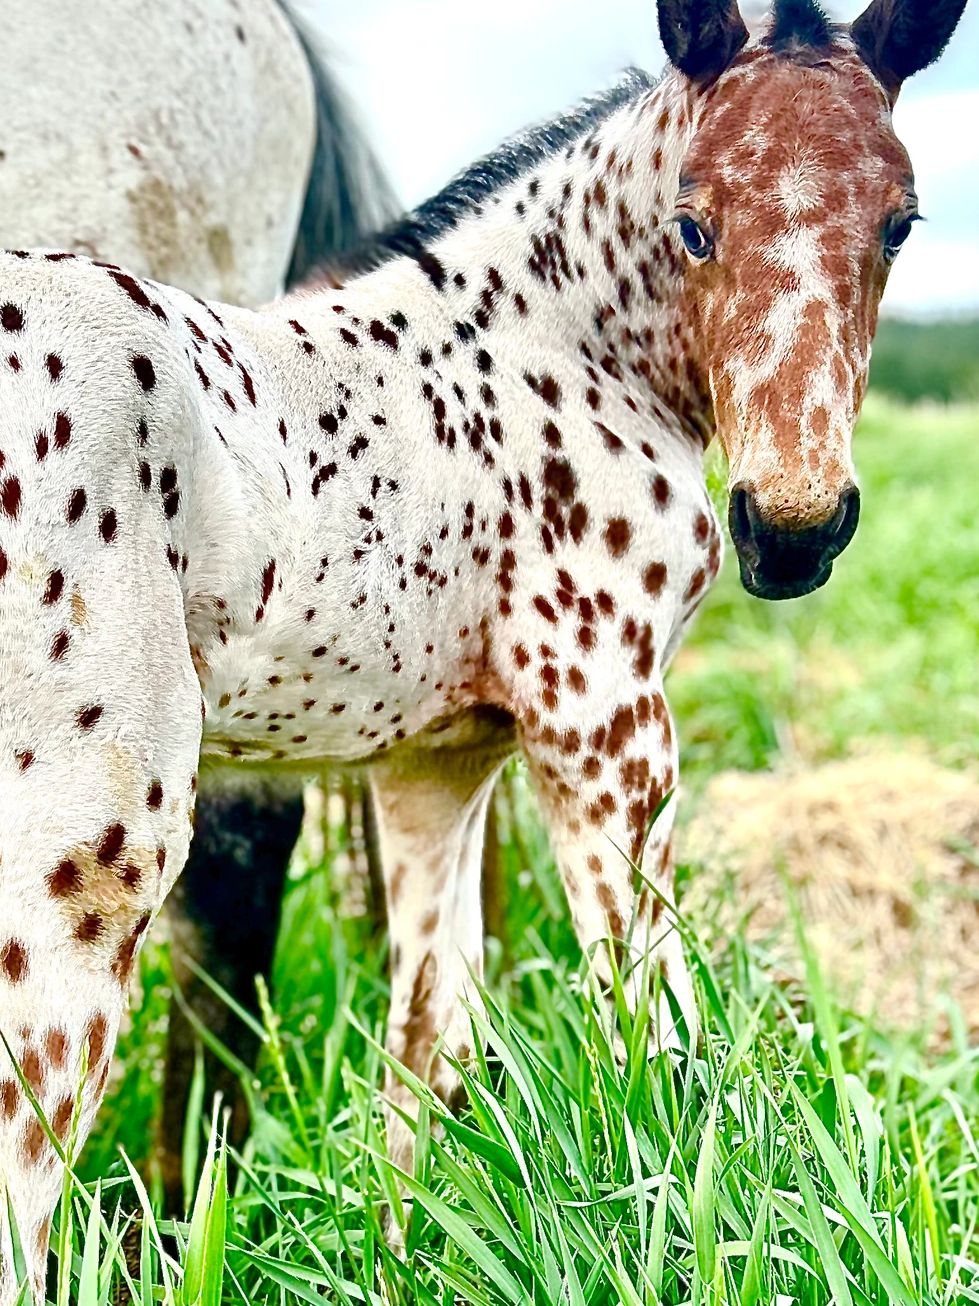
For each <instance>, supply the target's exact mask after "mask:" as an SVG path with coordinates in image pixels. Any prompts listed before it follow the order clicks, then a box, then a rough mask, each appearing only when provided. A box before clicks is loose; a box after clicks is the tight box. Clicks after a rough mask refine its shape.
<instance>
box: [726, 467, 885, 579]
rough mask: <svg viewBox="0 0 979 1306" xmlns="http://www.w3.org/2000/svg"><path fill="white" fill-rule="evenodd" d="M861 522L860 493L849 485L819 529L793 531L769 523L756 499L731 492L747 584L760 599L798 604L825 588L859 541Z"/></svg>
mask: <svg viewBox="0 0 979 1306" xmlns="http://www.w3.org/2000/svg"><path fill="white" fill-rule="evenodd" d="M859 518H860V491H859V490H858V489H857V487H856V486H855V485H849V486H847V488H846V489H845V490H844V492H843V494H842V495H841V496H840V501H839V504H838V505H837V508H836V511H835V512H834V513H833V515H832V516H831V517H829V518H828V519H827V520H825V521H823V522H820V523H819V524H818V525H816V526H803V527H800V528H798V529H793V528H792V527H791V526H789V525H787V524H786V523H784V522H778V523H773V522H771V521H769V520H768V519H767V518H766V517H765V515H764V513H763V512H762V511H761V509H760V508H759V506H758V502H757V500H756V499H755V496H754V494H753V493H752V492H751V491H750V490H747V489H745V488H744V487H743V486H735V487H734V489H732V491H731V500H730V507H729V511H728V522H729V525H730V529H731V538H732V540H733V541H734V547H735V549H736V550H737V553H738V563H739V565H740V568H741V583H742V584H743V585H744V587H745V589H746V590H747V591H748V593H749V594H753V595H754V596H755V597H756V598H759V599H796V598H800V597H801V596H802V595H803V594H811V593H812V591H813V590H817V589H819V588H820V586H822V585H825V584H826V582H827V581H828V580H829V578H830V575H831V574H832V571H833V562H834V560H835V559H836V558H838V557H839V555H840V554H841V553H842V552H843V550H844V549H845V548H846V546H847V545H848V544H849V543H850V541H851V540H852V539H853V534H854V532H855V531H856V529H857V522H858V521H859Z"/></svg>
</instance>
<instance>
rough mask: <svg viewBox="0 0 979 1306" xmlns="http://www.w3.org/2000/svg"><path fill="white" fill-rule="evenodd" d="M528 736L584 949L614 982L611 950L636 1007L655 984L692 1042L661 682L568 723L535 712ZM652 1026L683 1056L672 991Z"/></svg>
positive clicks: (642, 685) (595, 705) (581, 711)
mask: <svg viewBox="0 0 979 1306" xmlns="http://www.w3.org/2000/svg"><path fill="white" fill-rule="evenodd" d="M572 722H573V723H572ZM521 736H522V743H523V748H524V752H525V754H526V756H527V760H528V762H529V765H530V769H531V773H532V776H533V779H534V783H535V786H536V789H537V792H538V797H539V799H540V805H541V811H542V814H543V816H544V820H545V822H546V824H547V828H548V833H549V836H550V841H551V848H552V851H553V852H554V856H555V858H556V860H557V863H558V866H559V868H560V871H561V875H562V878H563V880H564V885H565V890H566V892H567V895H568V901H569V904H570V907H571V915H572V918H573V921H574V926H575V930H576V932H577V935H578V938H579V940H580V942H581V946H582V948H583V949H584V950H585V951H586V952H591V951H592V950H594V966H595V970H596V973H597V976H598V979H599V981H600V982H601V983H602V984H603V986H608V985H609V984H610V983H611V979H612V968H611V964H610V955H609V949H608V946H607V943H608V941H609V940H611V942H612V947H613V950H614V951H615V953H616V959H617V962H618V966H619V970H620V973H621V974H622V976H623V982H624V985H625V991H626V996H627V998H628V1000H629V1003H630V1006H631V1007H632V1008H633V1009H634V1008H635V1004H636V1002H637V1000H638V998H639V996H640V990H641V988H642V985H643V977H644V975H645V976H646V977H647V981H646V982H647V983H648V985H649V989H650V992H652V985H653V980H654V978H655V977H656V976H657V974H658V975H659V977H660V978H661V979H662V980H663V981H665V983H666V985H667V986H668V987H669V990H670V991H671V992H672V994H673V998H674V1000H675V1002H676V1003H677V1004H678V1006H679V1010H680V1012H681V1013H682V1016H683V1019H684V1021H685V1023H686V1026H687V1029H688V1030H689V1032H690V1034H691V1036H693V1035H694V1033H695V1030H696V1024H695V1022H696V1012H695V1009H694V1003H693V995H692V990H691V986H690V980H689V977H688V974H687V969H686V964H685V962H684V957H683V948H682V944H681V939H680V933H679V930H678V928H677V926H676V920H675V909H674V904H673V865H672V855H671V830H672V825H673V812H674V808H675V800H673V799H671V798H670V797H669V796H670V794H671V793H672V791H673V788H674V786H675V784H676V767H677V760H676V746H675V743H674V736H673V728H672V723H671V720H670V714H669V710H668V708H667V705H666V700H665V698H664V697H663V692H662V685H661V683H660V682H659V681H658V680H657V681H656V682H653V681H652V680H649V681H643V682H636V683H632V684H629V685H627V686H625V687H624V688H621V687H620V692H619V694H618V695H616V696H615V697H614V699H613V698H611V697H607V696H605V695H604V694H603V695H602V696H600V697H598V698H597V699H596V700H594V701H592V700H589V699H588V698H587V697H586V698H585V700H584V701H583V702H582V701H580V700H579V702H578V703H577V704H576V709H575V712H574V714H573V716H572V717H569V719H568V722H567V724H564V725H559V724H558V722H557V721H556V720H553V719H552V718H551V717H548V718H547V719H544V720H542V719H541V718H540V717H539V715H538V714H537V712H536V711H535V710H531V711H530V712H528V713H527V714H526V715H525V716H524V720H523V725H522V730H521ZM654 818H655V819H654ZM636 867H638V868H639V873H638V874H637V871H636V869H635V868H636ZM651 1017H652V1020H653V1022H654V1029H653V1031H652V1041H653V1043H654V1046H657V1047H662V1048H667V1047H674V1046H676V1045H677V1044H678V1041H679V1040H678V1030H677V1019H676V1016H675V1014H674V1011H673V1008H672V1007H671V1005H670V1001H669V996H668V994H667V992H666V990H665V989H662V988H661V996H660V1000H659V1005H658V1010H656V1011H653V1012H651Z"/></svg>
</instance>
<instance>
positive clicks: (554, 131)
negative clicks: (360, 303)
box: [353, 68, 656, 284]
mask: <svg viewBox="0 0 979 1306" xmlns="http://www.w3.org/2000/svg"><path fill="white" fill-rule="evenodd" d="M655 85H656V80H655V79H654V78H651V77H650V76H649V75H648V73H644V72H642V70H641V69H639V68H629V69H627V71H626V72H625V73H624V74H623V75H622V77H621V78H620V79H619V80H618V81H617V82H616V83H615V85H614V86H612V87H610V88H609V89H608V90H607V91H604V92H602V93H601V94H599V95H595V96H591V97H589V98H588V99H586V100H582V101H581V103H580V104H578V105H576V106H575V107H574V108H573V109H570V110H568V111H567V112H566V113H563V114H561V115H560V117H557V118H553V119H551V120H550V121H549V122H545V123H541V124H540V125H539V126H537V127H531V128H530V129H529V130H528V131H525V132H522V133H521V134H520V135H518V136H514V137H512V138H511V139H510V140H508V141H505V142H504V144H502V145H501V146H499V148H498V149H496V150H493V151H492V153H490V154H487V155H485V156H484V157H483V158H482V159H478V160H477V161H476V162H475V163H472V164H470V166H469V167H468V168H466V169H465V170H464V171H463V172H461V173H459V175H458V176H456V177H455V178H453V180H452V181H450V182H449V184H448V185H447V186H446V187H445V188H444V189H443V190H441V191H440V192H439V193H438V194H437V195H435V196H434V197H433V198H432V199H429V200H426V201H425V202H424V203H423V204H422V205H421V206H420V207H419V208H417V209H415V210H414V212H412V213H409V214H406V216H405V217H403V218H401V219H400V220H398V221H397V222H395V223H394V224H393V225H392V226H390V227H388V228H387V230H385V231H382V232H381V233H380V235H379V236H378V237H377V239H376V240H374V241H372V242H370V243H369V244H368V245H366V246H365V247H364V248H363V249H361V250H359V251H358V252H357V253H356V254H355V255H354V258H353V265H354V268H355V269H356V271H357V272H366V271H369V270H370V269H372V268H375V267H377V266H378V265H379V264H381V263H385V262H387V260H388V259H391V258H396V257H398V256H403V255H407V256H408V257H409V258H414V259H417V260H418V261H419V263H420V264H421V266H422V268H423V269H424V271H426V272H427V273H428V275H429V276H430V277H431V278H432V280H433V281H434V282H435V283H436V284H439V280H440V271H439V267H438V265H437V261H436V260H433V259H432V257H431V256H430V255H429V254H428V253H427V249H428V247H429V246H430V245H431V244H432V242H433V241H435V240H437V239H438V237H439V236H442V235H444V234H445V232H447V231H449V230H450V229H451V228H452V227H454V226H455V225H456V224H457V223H458V222H459V220H460V219H461V218H464V217H465V216H466V215H467V214H469V213H472V212H473V211H474V210H476V209H478V208H479V206H480V205H481V204H483V203H484V202H485V201H486V200H488V199H490V198H491V197H492V196H493V195H494V194H495V192H496V191H498V190H500V188H501V187H503V186H506V185H507V184H508V183H509V182H511V181H514V180H516V178H517V177H520V176H521V175H522V174H523V173H525V172H527V171H529V169H531V168H533V167H534V165H535V164H537V163H540V162H542V161H543V160H544V159H547V158H550V157H552V156H553V155H554V154H556V153H557V152H558V150H561V149H563V148H565V147H566V146H568V145H572V144H573V143H574V142H576V141H579V140H580V139H581V138H582V137H583V136H585V135H587V134H588V132H590V131H591V129H592V128H593V127H596V126H598V124H599V123H602V122H604V121H605V119H606V118H608V117H610V116H611V115H612V114H613V113H614V112H615V111H616V109H619V108H621V107H622V106H623V105H625V104H629V103H630V101H632V100H635V99H638V97H639V96H640V95H642V93H643V92H644V91H648V90H650V89H651V88H652V87H653V86H655Z"/></svg>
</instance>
